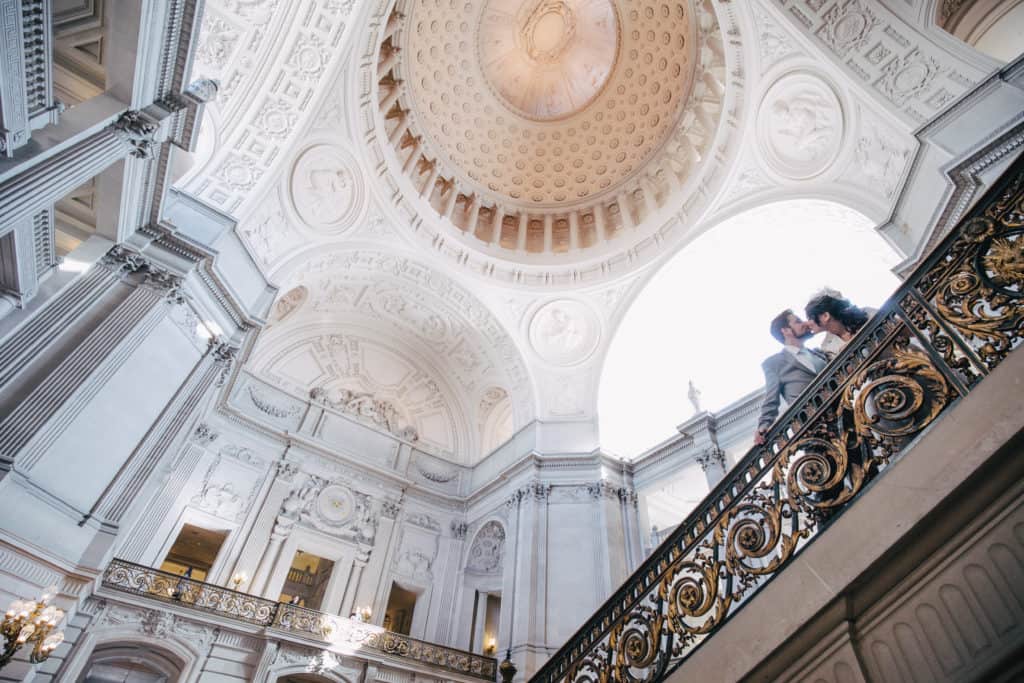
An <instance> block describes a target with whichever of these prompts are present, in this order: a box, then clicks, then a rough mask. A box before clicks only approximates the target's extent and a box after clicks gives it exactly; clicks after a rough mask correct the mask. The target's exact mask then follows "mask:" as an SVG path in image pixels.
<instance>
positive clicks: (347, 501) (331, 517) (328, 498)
mask: <svg viewBox="0 0 1024 683" xmlns="http://www.w3.org/2000/svg"><path fill="white" fill-rule="evenodd" d="M355 509H356V501H355V498H353V497H352V493H351V492H350V491H349V490H348V489H346V488H345V487H344V486H339V485H337V484H331V485H330V486H326V487H324V490H323V491H321V492H320V495H319V496H318V497H317V499H316V511H317V513H318V514H319V515H320V517H321V518H323V520H324V521H325V522H327V523H328V524H344V523H345V522H347V521H348V520H349V519H350V518H351V517H352V514H353V513H354V512H355Z"/></svg>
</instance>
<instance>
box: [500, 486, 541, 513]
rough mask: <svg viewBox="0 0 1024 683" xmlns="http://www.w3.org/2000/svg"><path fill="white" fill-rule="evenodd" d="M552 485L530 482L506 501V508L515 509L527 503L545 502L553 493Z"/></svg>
mask: <svg viewBox="0 0 1024 683" xmlns="http://www.w3.org/2000/svg"><path fill="white" fill-rule="evenodd" d="M551 488H552V486H551V484H543V483H541V482H539V481H534V482H530V483H529V484H527V485H526V486H523V487H522V488H519V489H516V491H514V492H513V493H512V495H511V496H509V497H508V498H507V499H506V500H505V507H506V508H513V507H516V506H518V505H519V504H520V503H523V502H526V501H531V500H533V501H544V500H547V498H548V495H550V493H551Z"/></svg>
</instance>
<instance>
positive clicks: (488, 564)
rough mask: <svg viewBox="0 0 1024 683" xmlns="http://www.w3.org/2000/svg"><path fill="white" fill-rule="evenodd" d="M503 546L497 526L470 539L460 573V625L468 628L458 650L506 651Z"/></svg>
mask: <svg viewBox="0 0 1024 683" xmlns="http://www.w3.org/2000/svg"><path fill="white" fill-rule="evenodd" d="M505 542H506V535H505V527H504V526H502V525H501V523H500V522H498V521H495V520H490V521H488V522H486V523H484V524H483V525H482V526H481V527H480V528H479V530H477V532H476V534H474V535H473V541H472V542H471V543H470V545H469V552H468V553H467V554H466V562H465V566H464V569H463V576H464V583H463V601H462V615H463V619H462V620H461V623H463V624H466V625H468V627H469V628H468V632H467V633H465V634H462V637H463V639H464V644H463V645H462V647H465V648H466V649H468V650H470V651H472V652H477V653H480V654H484V655H488V656H495V655H496V654H497V652H499V651H500V650H501V648H503V647H508V639H509V634H508V622H509V617H510V609H509V607H510V606H509V604H508V602H507V601H505V603H504V604H503V602H502V590H503V588H504V574H505V571H504V570H505Z"/></svg>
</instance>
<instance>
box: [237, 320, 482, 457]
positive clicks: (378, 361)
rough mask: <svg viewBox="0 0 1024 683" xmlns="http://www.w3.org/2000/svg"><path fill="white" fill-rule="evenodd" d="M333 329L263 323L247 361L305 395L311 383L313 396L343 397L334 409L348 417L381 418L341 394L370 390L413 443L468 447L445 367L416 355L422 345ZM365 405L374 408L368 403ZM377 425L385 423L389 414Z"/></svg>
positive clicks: (334, 400) (442, 449)
mask: <svg viewBox="0 0 1024 683" xmlns="http://www.w3.org/2000/svg"><path fill="white" fill-rule="evenodd" d="M338 327H339V326H335V327H334V328H333V329H337V328H338ZM331 330H332V328H331V327H330V326H328V327H326V328H324V327H323V326H320V327H317V326H314V327H313V328H307V327H297V328H296V329H294V330H289V329H277V330H274V331H272V332H271V331H268V337H267V338H266V339H265V340H261V343H260V345H259V346H258V348H257V350H256V352H255V354H254V358H253V361H252V367H253V369H254V370H255V371H256V372H257V373H258V374H259V375H260V376H261V377H263V378H265V379H267V380H268V381H270V382H271V383H272V384H274V385H275V386H278V387H281V388H283V389H285V390H287V391H291V392H293V393H296V394H300V395H309V393H310V390H312V389H316V390H318V394H317V400H323V401H324V402H325V403H326V404H327V405H329V406H331V407H335V406H334V405H332V404H338V403H339V402H340V403H342V405H340V407H336V409H337V410H339V412H343V413H348V412H351V413H353V417H354V418H356V419H362V420H364V421H366V422H368V423H370V424H375V423H376V422H378V421H379V420H374V419H373V415H370V414H368V413H366V412H365V411H364V410H363V409H362V408H360V407H358V406H355V407H351V409H350V406H349V405H348V403H349V401H345V400H344V397H351V396H356V397H358V396H372V397H373V401H374V402H375V403H378V404H379V403H380V402H385V403H387V404H388V405H389V406H390V408H391V413H392V415H391V417H390V421H391V422H392V423H393V425H394V427H395V429H396V430H402V429H404V428H405V426H409V427H412V429H414V430H415V433H416V436H417V446H418V447H422V448H426V449H427V450H429V451H435V452H438V453H440V454H443V455H445V456H447V457H456V456H457V455H458V454H461V453H463V452H464V451H467V450H469V449H471V448H472V444H473V443H475V439H474V438H473V435H472V432H471V430H469V429H468V426H467V420H466V417H464V415H465V411H464V410H463V409H462V407H461V402H460V400H459V396H458V394H457V393H456V392H455V391H454V390H453V389H452V388H451V386H450V384H449V383H448V381H446V379H445V374H444V373H442V372H440V371H439V370H437V369H435V368H434V366H433V363H430V362H424V360H422V358H423V351H422V350H421V349H415V348H411V347H409V346H408V345H407V344H406V343H403V340H401V339H398V338H394V337H392V338H389V336H388V335H384V334H379V335H378V334H372V333H371V334H370V335H367V334H356V333H354V332H350V333H346V334H340V333H337V332H332V331H331ZM320 396H323V397H325V398H324V399H320V398H319V397H320ZM369 409H370V410H375V408H374V407H373V406H370V407H369ZM381 419H384V418H383V416H381ZM377 426H378V428H380V429H381V430H383V431H391V426H389V424H388V423H387V422H385V423H384V424H379V425H377ZM399 435H400V436H402V433H400V434H399Z"/></svg>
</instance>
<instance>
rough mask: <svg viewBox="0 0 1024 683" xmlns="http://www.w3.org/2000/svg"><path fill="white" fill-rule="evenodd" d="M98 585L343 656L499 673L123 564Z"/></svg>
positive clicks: (314, 614) (439, 648)
mask: <svg viewBox="0 0 1024 683" xmlns="http://www.w3.org/2000/svg"><path fill="white" fill-rule="evenodd" d="M103 586H104V587H105V588H109V589H112V590H116V591H120V592H122V593H130V594H132V595H138V596H142V597H145V598H149V599H153V600H160V601H161V602H168V603H173V604H176V605H180V606H181V607H185V608H189V609H194V610H198V611H202V612H210V613H212V614H215V615H217V616H218V617H225V618H228V619H235V620H237V621H242V622H245V623H247V624H252V625H255V626H261V627H264V628H266V629H268V630H272V631H273V630H276V631H282V632H285V633H287V634H289V635H291V636H293V637H297V638H303V639H306V640H312V641H315V642H317V643H320V644H326V647H327V648H328V649H329V648H330V647H331V646H338V647H342V648H344V649H345V651H346V652H350V651H352V650H361V651H364V652H366V654H367V655H368V656H372V655H373V654H380V655H384V656H386V657H393V658H398V659H400V660H405V661H414V662H417V663H419V664H423V665H426V666H430V667H435V668H440V669H443V670H445V671H450V672H455V673H459V674H462V675H465V676H471V677H474V678H479V679H483V680H487V681H493V680H494V679H495V675H496V673H497V670H498V669H497V666H498V663H497V660H495V659H494V658H493V657H485V656H483V655H478V654H474V653H471V652H466V651H464V650H456V649H455V648H450V647H445V646H444V645H435V644H433V643H427V642H424V641H422V640H417V639H415V638H410V637H408V636H404V635H401V634H399V633H392V632H391V631H388V630H386V629H383V628H381V627H379V626H374V625H373V624H365V623H363V622H360V621H355V620H354V619H346V618H344V617H340V616H338V615H335V614H326V613H324V612H318V611H316V610H311V609H306V608H305V607H299V606H297V605H286V604H284V603H281V602H274V601H273V600H267V599H266V598H260V597H256V596H254V595H248V594H246V593H241V592H239V591H234V590H231V589H230V588H224V587H222V586H215V585H213V584H209V583H204V582H202V581H195V580H193V579H186V578H184V577H182V576H179V575H177V574H171V573H170V572H164V571H160V570H159V569H153V568H151V567H144V566H142V565H139V564H135V563H133V562H127V561H125V560H116V559H115V560H113V561H111V563H110V565H109V566H108V567H107V570H106V572H104V574H103Z"/></svg>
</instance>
